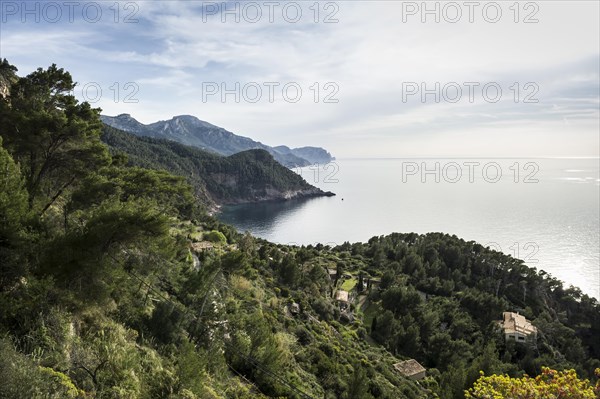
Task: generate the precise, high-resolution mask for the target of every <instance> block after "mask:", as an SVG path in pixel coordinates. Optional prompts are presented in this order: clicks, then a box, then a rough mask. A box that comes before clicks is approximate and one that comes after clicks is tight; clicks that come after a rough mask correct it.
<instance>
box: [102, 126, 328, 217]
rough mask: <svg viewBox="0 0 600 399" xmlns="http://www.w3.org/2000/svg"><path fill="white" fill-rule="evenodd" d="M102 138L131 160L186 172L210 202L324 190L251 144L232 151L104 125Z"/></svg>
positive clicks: (202, 198) (204, 200)
mask: <svg viewBox="0 0 600 399" xmlns="http://www.w3.org/2000/svg"><path fill="white" fill-rule="evenodd" d="M102 140H103V141H104V142H105V143H107V144H108V146H109V148H110V150H111V153H112V154H115V155H119V156H123V155H126V156H125V158H126V159H127V160H128V161H127V163H128V164H129V165H135V166H141V167H144V168H149V169H157V170H166V171H168V172H170V173H173V174H175V175H178V176H184V177H185V178H186V179H187V181H188V183H190V184H191V185H192V187H194V192H195V194H196V196H197V198H198V200H199V201H200V202H201V203H203V204H204V205H206V206H211V205H214V204H215V202H216V203H219V204H234V203H240V202H253V201H257V200H260V199H283V198H284V195H283V193H284V192H286V191H292V192H294V191H299V190H305V191H309V192H311V193H312V192H314V193H315V194H317V193H319V192H320V190H318V189H316V188H315V187H313V186H311V185H310V184H308V183H307V182H306V181H305V180H304V179H302V177H300V176H299V175H298V174H296V173H294V172H292V171H291V170H289V169H287V168H285V167H284V166H282V165H281V164H280V163H278V162H277V161H275V159H274V158H273V157H272V156H271V155H270V154H269V153H268V152H267V151H265V150H248V151H243V152H239V153H237V154H234V155H230V156H228V157H223V156H220V155H216V154H214V153H211V152H208V151H203V150H201V149H199V148H195V147H189V146H186V145H183V144H180V143H176V142H174V141H168V140H162V139H154V138H149V137H138V136H135V135H133V134H130V133H125V132H122V131H120V130H117V129H115V128H112V127H109V126H104V128H103V134H102Z"/></svg>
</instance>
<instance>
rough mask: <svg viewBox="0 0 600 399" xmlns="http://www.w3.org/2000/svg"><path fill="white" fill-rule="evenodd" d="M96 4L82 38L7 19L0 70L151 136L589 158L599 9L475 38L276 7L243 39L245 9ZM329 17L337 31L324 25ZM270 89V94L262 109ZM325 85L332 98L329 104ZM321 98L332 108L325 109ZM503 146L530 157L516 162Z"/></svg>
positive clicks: (379, 10) (387, 12)
mask: <svg viewBox="0 0 600 399" xmlns="http://www.w3.org/2000/svg"><path fill="white" fill-rule="evenodd" d="M15 4H20V3H19V2H16V3H15ZM98 4H102V7H103V8H102V12H103V14H102V18H101V19H100V20H99V21H97V22H95V23H90V22H89V21H86V19H85V18H83V17H82V16H81V10H75V11H76V12H75V16H76V18H75V20H74V21H73V22H70V21H67V20H65V19H64V18H63V19H62V20H60V21H58V22H56V23H48V22H46V21H44V20H43V18H42V21H40V23H35V22H31V21H30V22H26V23H23V22H21V20H20V17H21V16H20V15H19V14H16V15H13V16H11V18H10V19H9V20H8V21H6V22H5V23H2V24H0V55H1V56H2V57H7V58H9V60H10V61H11V62H12V63H15V64H16V65H17V66H18V67H19V68H20V71H21V73H27V72H29V71H30V70H33V69H34V68H36V67H38V66H47V65H49V64H51V63H57V64H59V65H60V66H64V67H66V68H67V69H69V70H70V71H71V72H72V73H73V75H74V77H75V79H76V80H77V81H79V82H81V84H82V85H81V86H83V85H84V84H85V83H87V82H94V83H95V84H97V85H98V87H101V88H102V93H103V95H102V96H101V98H100V100H99V101H98V102H97V103H95V105H96V106H101V107H102V108H103V110H104V112H105V113H107V114H118V113H121V112H128V113H131V114H132V115H134V116H135V117H136V118H138V119H140V120H141V121H143V122H152V121H154V120H157V119H167V118H170V117H171V116H173V115H177V114H184V113H187V114H192V115H196V116H198V117H199V118H201V119H205V120H207V121H209V122H211V123H214V124H217V125H221V126H223V127H225V128H227V129H229V130H232V131H234V132H236V133H240V134H244V135H248V136H251V137H253V138H256V139H257V140H260V141H263V142H265V143H269V144H273V145H275V144H280V143H285V144H289V145H309V144H310V145H323V146H326V147H327V148H328V149H330V150H331V151H332V152H334V153H335V154H336V155H338V156H361V155H365V156H378V155H381V156H394V155H398V156H401V155H410V153H417V152H418V153H419V155H431V156H435V155H445V156H448V155H453V152H454V153H457V152H460V153H461V154H460V155H465V154H466V155H477V154H480V155H482V156H494V155H506V156H510V155H516V153H519V154H523V153H526V152H527V151H530V153H531V154H545V155H555V156H558V155H564V156H567V155H580V156H584V155H598V151H599V150H598V137H597V133H598V120H599V118H600V116H599V111H598V107H599V94H598V91H599V87H600V83H599V81H600V78H599V75H598V69H599V65H600V63H599V57H600V39H599V37H600V32H599V16H598V15H599V13H600V9H599V7H600V6H599V5H598V3H597V2H551V1H540V2H535V4H537V6H538V10H537V11H536V13H535V17H536V18H537V19H538V20H539V22H538V23H533V24H525V23H523V19H524V18H525V17H526V16H527V15H528V12H530V11H531V10H525V9H521V10H520V11H521V12H520V14H519V15H518V16H516V15H514V13H513V12H512V11H511V10H510V9H509V8H508V5H507V6H506V7H504V6H503V9H502V11H503V15H502V18H501V20H500V21H499V22H497V23H489V22H486V21H485V20H484V19H483V18H482V14H481V10H480V9H479V10H477V12H476V13H475V14H474V18H475V20H474V22H473V23H469V22H468V21H467V20H466V18H467V14H466V12H467V10H466V9H463V10H462V11H463V19H462V20H461V21H460V22H457V23H448V22H447V21H444V18H442V19H441V21H440V23H435V22H433V21H432V17H431V16H430V17H429V20H428V22H427V23H422V22H421V16H420V15H410V16H409V17H408V18H407V15H406V14H405V13H403V11H406V10H405V9H404V8H403V7H405V5H406V2H390V1H369V2H367V1H343V2H320V3H318V7H317V9H318V13H317V12H316V10H315V6H314V3H311V2H282V3H280V4H279V6H277V7H276V8H275V9H274V12H273V14H272V16H273V18H274V20H273V22H271V21H269V19H270V14H269V12H270V10H269V9H268V8H267V7H265V6H264V4H263V3H260V2H259V3H257V4H259V5H263V6H262V7H261V10H260V11H261V12H262V17H261V18H260V20H259V21H258V22H256V23H252V22H250V21H248V19H252V18H253V17H254V16H256V15H255V14H254V13H253V10H251V9H248V10H247V14H240V11H239V10H241V9H242V7H244V4H245V3H243V2H228V3H227V10H229V11H231V10H236V7H238V14H237V15H235V13H231V12H230V13H224V14H223V11H224V10H223V9H222V4H223V3H213V2H197V1H182V2H178V1H152V2H136V3H131V2H119V3H117V4H118V12H117V11H116V8H115V6H114V4H113V3H110V4H109V3H98ZM128 4H129V6H127V7H129V8H125V7H126V5H128ZM131 4H134V6H131ZM286 4H292V5H294V4H298V5H300V6H301V12H302V17H301V18H300V19H299V20H298V21H297V22H294V23H292V22H290V21H289V20H290V18H287V20H286V16H285V15H284V14H282V9H283V8H284V6H286ZM415 4H421V3H420V2H418V3H415ZM431 4H434V3H431ZM431 4H430V6H431ZM439 4H440V7H443V6H444V4H447V3H439ZM482 4H483V3H482ZM501 4H504V3H501ZM506 4H508V3H506ZM215 5H216V8H215ZM327 5H329V6H327ZM111 7H113V8H111ZM294 7H295V5H294ZM311 7H312V8H311ZM326 7H328V8H326ZM431 7H432V6H431ZM294 10H295V8H291V6H290V10H289V15H292V16H293V15H294V13H293V12H292V11H294ZM77 12H79V14H77ZM65 15H66V14H65ZM328 16H329V17H330V18H331V19H337V20H338V22H337V23H324V21H323V20H324V19H325V18H326V17H328ZM442 16H443V15H442ZM403 17H404V18H405V19H406V22H403ZM516 17H518V18H517V19H519V22H518V23H515V22H514V19H515V18H516ZM223 18H225V20H226V22H225V23H223V22H222V20H223ZM235 18H239V22H235ZM126 19H128V20H127V21H126ZM315 19H317V22H316V23H315ZM115 21H116V22H115ZM132 21H136V22H135V23H128V22H132ZM252 82H255V83H256V84H258V85H259V86H261V88H262V90H263V92H262V96H261V97H260V99H259V100H258V101H256V102H255V103H254V102H252V101H248V99H247V98H244V96H242V98H241V99H240V101H239V102H236V101H235V100H236V96H235V95H233V94H230V95H227V96H226V98H225V101H222V96H221V94H222V93H221V92H219V93H217V94H215V95H212V96H209V97H206V96H205V94H206V93H205V90H204V89H205V88H206V84H213V83H214V84H217V85H218V87H219V91H221V89H222V88H224V89H226V90H235V88H236V83H239V85H240V86H239V87H240V90H241V89H242V88H244V85H246V84H249V83H252ZM269 82H277V83H279V86H277V87H276V88H275V89H274V90H273V96H274V98H272V99H271V98H269V96H268V94H269V93H268V90H269V89H268V87H266V86H265V85H264V84H265V83H269ZM407 82H414V83H417V84H421V83H424V84H425V85H426V87H428V88H431V87H434V85H435V83H436V82H437V83H439V84H440V86H441V87H443V86H444V85H445V84H447V83H449V82H456V83H458V84H459V85H461V86H463V89H464V83H465V82H478V83H479V84H480V85H481V86H483V85H485V84H486V83H489V82H494V83H497V84H498V85H500V86H501V87H502V89H503V95H502V98H501V99H500V100H499V101H498V102H497V103H491V102H487V101H485V99H482V98H481V94H480V95H479V96H477V97H476V98H475V100H474V101H469V99H468V98H467V96H466V95H465V94H464V93H463V96H462V97H461V98H460V100H459V101H457V102H455V103H452V102H449V101H445V100H444V99H442V101H440V103H436V102H435V101H432V98H433V97H434V96H432V95H429V96H427V98H426V101H421V100H420V95H415V96H411V97H410V99H409V100H408V101H403V91H404V89H405V86H406V83H407ZM129 83H135V85H137V86H136V87H137V88H138V89H139V90H137V91H136V93H135V96H134V98H135V99H136V100H137V102H125V101H123V97H124V96H123V94H124V93H128V92H127V91H126V88H125V86H126V85H127V84H129ZM286 83H294V84H296V85H298V87H300V88H301V90H302V98H301V99H300V100H299V101H298V102H291V101H286V98H285V93H284V92H282V87H283V86H284V85H285V84H286ZM315 83H317V86H315ZM327 83H333V84H334V85H335V86H328V89H327V90H326V89H325V86H324V85H325V84H327ZM515 83H517V84H518V86H517V88H518V89H519V93H518V96H519V98H518V100H519V101H517V102H515V101H514V95H515V92H514V90H515V89H514V86H513V85H514V84H515ZM527 83H535V85H536V87H537V91H536V92H535V99H537V100H538V102H537V103H524V102H523V101H522V100H523V99H524V96H526V95H527V94H531V93H532V92H533V91H531V90H530V89H531V87H529V89H527V90H526V88H525V87H524V85H525V84H527ZM115 84H116V85H115ZM221 85H224V86H221ZM127 87H129V88H131V86H127ZM511 87H513V89H511ZM248 88H249V89H248ZM116 89H119V90H120V92H119V93H118V94H119V96H116V95H115V94H116ZM247 89H248V90H250V89H252V87H250V86H248V87H247ZM317 91H318V95H319V96H318V99H317V98H316V96H315V94H316V92H317ZM248 93H250V94H249V95H250V96H251V93H252V92H251V91H249V92H247V93H246V94H248ZM79 94H80V96H81V93H79ZM129 94H131V92H129ZM327 95H329V96H330V97H331V98H333V99H337V100H338V102H337V103H336V102H334V103H327V102H325V101H324V98H325V97H326V96H327ZM270 100H273V101H270ZM315 100H317V101H316V102H315ZM565 126H568V131H567V129H565ZM543 134H546V139H544V140H542V139H541V137H542V135H543ZM516 139H518V142H527V143H529V148H527V146H515V140H516ZM457 142H460V144H456V143H457ZM534 144H535V145H534Z"/></svg>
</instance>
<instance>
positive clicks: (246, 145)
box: [101, 114, 332, 167]
mask: <svg viewBox="0 0 600 399" xmlns="http://www.w3.org/2000/svg"><path fill="white" fill-rule="evenodd" d="M101 118H102V122H104V123H105V124H107V125H109V126H112V127H114V128H117V129H120V130H124V131H126V132H130V133H134V134H136V135H138V136H148V137H154V138H163V139H168V140H173V141H177V142H179V143H182V144H185V145H191V146H194V147H198V148H202V149H205V150H209V151H212V152H216V153H218V154H221V155H232V154H236V153H238V152H242V151H246V150H252V149H257V148H259V149H263V150H266V151H267V152H269V153H270V154H271V155H272V156H273V157H274V158H275V160H276V161H277V162H279V163H281V164H282V165H285V166H287V167H297V166H308V165H310V164H313V163H320V164H325V163H327V162H329V161H330V160H331V159H332V158H331V155H330V154H329V153H328V152H327V151H325V150H324V149H322V148H316V147H305V148H303V149H299V151H298V152H297V151H296V149H293V150H292V149H290V148H289V147H287V146H278V147H275V148H273V147H270V146H268V145H265V144H262V143H260V142H258V141H254V140H252V139H250V138H248V137H243V136H238V135H236V134H234V133H232V132H230V131H227V130H225V129H223V128H222V127H219V126H215V125H213V124H211V123H208V122H205V121H203V120H200V119H198V118H197V117H195V116H193V115H177V116H174V117H172V118H171V119H169V120H161V121H158V122H154V123H150V124H148V125H146V124H142V123H140V122H138V121H137V120H135V119H134V118H133V117H132V116H131V115H129V114H121V115H118V116H104V115H103V116H102V117H101Z"/></svg>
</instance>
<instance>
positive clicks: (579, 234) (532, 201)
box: [217, 158, 600, 298]
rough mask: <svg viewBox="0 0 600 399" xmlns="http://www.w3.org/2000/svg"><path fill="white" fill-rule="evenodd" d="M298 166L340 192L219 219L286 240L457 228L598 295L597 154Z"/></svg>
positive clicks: (334, 240) (225, 212)
mask: <svg viewBox="0 0 600 399" xmlns="http://www.w3.org/2000/svg"><path fill="white" fill-rule="evenodd" d="M296 172H297V173H299V174H301V175H302V176H303V177H304V178H305V179H306V180H307V181H308V182H309V183H311V184H313V185H315V186H318V187H320V188H322V189H323V190H327V191H333V192H335V193H336V194H337V195H336V196H335V197H323V198H314V199H309V200H292V201H285V202H267V203H258V204H244V205H237V206H226V207H223V209H222V212H221V213H220V214H218V215H217V216H218V217H219V219H220V220H221V221H223V222H225V223H229V224H231V225H233V226H235V227H236V228H237V229H238V230H239V231H242V232H243V231H249V232H251V233H252V234H253V235H255V236H258V237H261V238H265V239H267V240H269V241H272V242H276V243H282V244H298V245H308V244H316V243H322V244H328V245H337V244H341V243H343V242H345V241H349V242H357V241H362V242H364V241H367V240H368V239H369V238H371V237H373V236H378V235H386V234H389V233H392V232H416V233H427V232H444V233H448V234H455V235H457V236H458V237H460V238H463V239H465V240H474V241H477V242H479V243H481V244H483V245H485V246H489V247H491V248H494V249H497V250H500V251H502V252H504V253H506V254H510V255H512V256H514V257H518V258H520V259H523V260H525V262H526V264H527V265H528V266H531V267H535V268H537V269H542V270H545V271H546V272H548V273H550V274H551V275H553V276H554V277H556V278H558V279H560V280H562V281H564V282H565V283H566V285H567V286H569V285H574V286H577V287H579V288H581V290H582V291H583V293H585V294H588V295H591V296H594V297H596V298H600V163H599V159H504V158H503V159H339V160H336V161H334V162H332V163H331V164H328V165H323V166H320V167H317V166H311V167H306V168H301V169H298V170H296Z"/></svg>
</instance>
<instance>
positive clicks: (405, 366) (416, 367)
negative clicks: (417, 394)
mask: <svg viewBox="0 0 600 399" xmlns="http://www.w3.org/2000/svg"><path fill="white" fill-rule="evenodd" d="M394 368H395V369H396V370H397V371H398V372H399V373H400V374H402V375H403V376H405V377H408V378H410V379H411V380H421V379H423V378H425V374H426V372H427V370H426V369H425V367H423V366H421V364H420V363H419V362H417V361H416V360H415V359H409V360H405V361H403V362H400V363H396V364H394Z"/></svg>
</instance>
